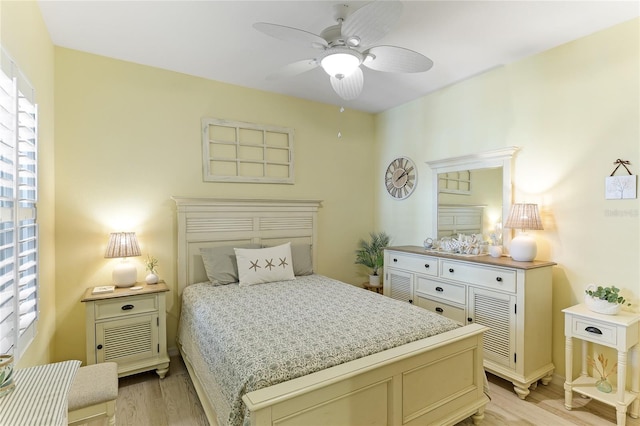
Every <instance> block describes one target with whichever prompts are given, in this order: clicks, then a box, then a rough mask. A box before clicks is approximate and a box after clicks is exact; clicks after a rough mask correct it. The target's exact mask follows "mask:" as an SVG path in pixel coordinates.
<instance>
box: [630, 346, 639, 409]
mask: <svg viewBox="0 0 640 426" xmlns="http://www.w3.org/2000/svg"><path fill="white" fill-rule="evenodd" d="M639 346H640V345H635V346H634V347H633V348H631V350H630V351H629V359H630V360H631V393H632V394H634V395H635V397H636V399H635V400H634V401H633V402H632V403H631V410H630V412H629V415H630V416H631V417H632V418H634V419H637V418H638V414H640V413H639V411H640V399H639V398H640V349H639V348H638V347H639Z"/></svg>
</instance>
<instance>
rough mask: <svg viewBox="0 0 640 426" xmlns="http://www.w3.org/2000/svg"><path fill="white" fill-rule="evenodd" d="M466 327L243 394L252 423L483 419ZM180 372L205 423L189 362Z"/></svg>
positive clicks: (474, 345)
mask: <svg viewBox="0 0 640 426" xmlns="http://www.w3.org/2000/svg"><path fill="white" fill-rule="evenodd" d="M485 330H487V328H486V327H483V326H480V325H477V324H472V325H468V326H465V327H461V328H459V329H456V330H452V331H449V332H446V333H442V334H440V335H437V336H433V337H430V338H428V339H423V340H419V341H417V342H413V343H409V344H407V345H403V346H400V347H398V348H394V349H389V350H387V351H384V352H380V353H378V354H374V355H370V356H367V357H364V358H360V359H357V360H354V361H350V362H347V363H345V364H341V365H338V366H335V367H332V368H329V369H326V370H323V371H320V372H317V373H313V374H310V375H308V376H304V377H300V378H297V379H294V380H290V381H288V382H285V383H280V384H278V385H274V386H271V387H268V388H265V389H260V390H257V391H254V392H250V393H248V394H247V395H245V396H244V398H243V400H244V402H245V404H246V405H247V407H248V408H249V409H250V411H251V424H252V425H254V426H263V425H276V424H277V425H305V426H310V425H360V424H367V425H404V424H415V425H451V424H455V423H457V422H459V421H461V420H463V419H465V418H467V417H469V416H472V415H473V416H474V423H479V422H480V421H481V420H482V418H483V417H484V406H485V405H486V403H487V402H488V401H489V399H488V398H487V396H486V395H485V393H484V390H485V389H484V383H485V376H484V374H485V373H484V370H483V368H482V336H483V333H484V331H485ZM183 357H184V359H185V363H186V365H187V370H188V371H189V374H190V376H191V379H192V380H193V382H194V387H195V389H196V392H197V393H198V396H199V398H200V400H201V402H202V405H203V407H204V410H205V413H206V415H207V418H208V420H209V422H210V423H211V424H212V425H216V424H217V419H216V415H215V411H214V408H213V406H212V405H211V403H210V401H209V400H208V398H207V395H206V393H205V392H204V389H203V387H202V385H201V384H200V381H199V380H198V377H197V375H196V374H195V373H194V371H193V369H192V368H191V365H190V363H189V360H188V358H187V357H185V355H184V354H183Z"/></svg>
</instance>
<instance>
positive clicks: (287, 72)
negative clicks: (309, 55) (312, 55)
mask: <svg viewBox="0 0 640 426" xmlns="http://www.w3.org/2000/svg"><path fill="white" fill-rule="evenodd" d="M317 66H318V61H316V60H315V59H304V60H302V61H297V62H294V63H291V64H289V65H285V66H284V67H282V68H280V69H279V70H278V71H276V72H274V73H273V74H270V75H268V76H267V80H277V79H280V78H286V77H293V76H294V75H298V74H302V73H304V72H307V71H311V70H312V69H314V68H316V67H317Z"/></svg>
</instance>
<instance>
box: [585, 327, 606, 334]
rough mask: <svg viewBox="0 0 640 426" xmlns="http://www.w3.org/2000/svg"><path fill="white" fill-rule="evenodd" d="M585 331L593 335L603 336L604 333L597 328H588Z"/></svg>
mask: <svg viewBox="0 0 640 426" xmlns="http://www.w3.org/2000/svg"><path fill="white" fill-rule="evenodd" d="M584 331H586V332H588V333H593V334H602V331H600V329H599V328H597V327H587V328H585V329H584Z"/></svg>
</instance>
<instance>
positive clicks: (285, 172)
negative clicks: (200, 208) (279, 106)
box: [202, 117, 294, 184]
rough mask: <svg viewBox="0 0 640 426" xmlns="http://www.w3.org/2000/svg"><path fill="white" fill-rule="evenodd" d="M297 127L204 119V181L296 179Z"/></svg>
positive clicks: (254, 181) (289, 180)
mask: <svg viewBox="0 0 640 426" xmlns="http://www.w3.org/2000/svg"><path fill="white" fill-rule="evenodd" d="M293 137H294V131H293V129H291V128H287V127H277V126H266V125H261V124H255V123H246V122H241V121H228V120H222V119H218V118H208V117H205V118H203V119H202V166H203V169H202V173H203V179H204V181H205V182H249V183H285V184H293V183H294V173H293V171H294V168H293Z"/></svg>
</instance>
